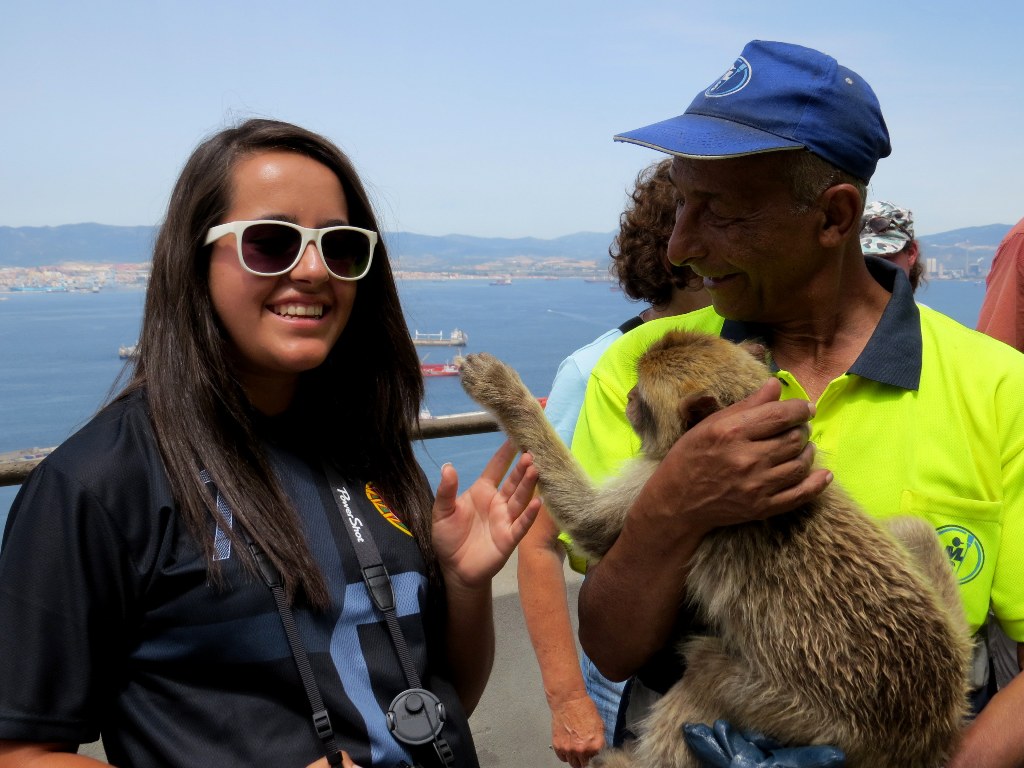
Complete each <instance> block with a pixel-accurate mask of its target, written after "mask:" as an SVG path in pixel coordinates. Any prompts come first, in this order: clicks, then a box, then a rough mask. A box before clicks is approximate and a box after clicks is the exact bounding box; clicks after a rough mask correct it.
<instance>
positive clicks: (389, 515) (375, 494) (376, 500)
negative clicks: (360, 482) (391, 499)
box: [366, 483, 412, 536]
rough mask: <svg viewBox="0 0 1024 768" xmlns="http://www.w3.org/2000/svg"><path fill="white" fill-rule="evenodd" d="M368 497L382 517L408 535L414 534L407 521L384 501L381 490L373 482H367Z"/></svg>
mask: <svg viewBox="0 0 1024 768" xmlns="http://www.w3.org/2000/svg"><path fill="white" fill-rule="evenodd" d="M366 498H368V499H369V500H370V503H371V504H373V506H375V507H376V508H377V511H378V512H380V515H381V517H383V518H384V519H385V520H387V521H388V522H389V523H391V524H392V525H393V526H395V528H397V529H398V530H400V531H401V532H402V533H404V534H405V535H406V536H412V532H411V531H410V530H409V529H408V528H407V527H406V526H405V523H403V522H402V521H401V520H399V519H398V515H396V514H395V513H394V512H392V511H391V509H390V507H388V505H387V504H386V503H385V502H384V498H383V497H382V496H381V495H380V491H378V490H377V489H376V488H374V486H373V483H367V484H366Z"/></svg>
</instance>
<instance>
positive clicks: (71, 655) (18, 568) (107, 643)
mask: <svg viewBox="0 0 1024 768" xmlns="http://www.w3.org/2000/svg"><path fill="white" fill-rule="evenodd" d="M377 232H378V226H377V222H376V218H375V216H374V214H373V211H372V210H371V208H370V205H369V202H368V200H367V197H366V194H365V192H364V190H363V186H362V184H361V182H360V180H359V177H358V176H357V175H356V172H355V170H354V169H353V168H352V166H351V164H350V162H349V160H348V158H346V157H345V156H344V155H343V154H342V153H341V152H340V151H339V150H338V149H337V148H336V147H335V146H334V145H333V144H331V143H330V142H328V141H327V140H326V139H323V138H322V137H320V136H318V135H316V134H312V133H310V132H308V131H305V130H303V129H301V128H298V127H296V126H293V125H289V124H287V123H280V122H275V121H268V120H251V121H248V122H246V123H244V124H242V125H240V126H238V127H237V128H231V129H228V130H225V131H222V132H220V133H218V134H216V135H215V136H213V137H211V138H210V139H209V140H207V141H205V142H204V143H203V144H201V145H200V146H199V147H198V148H197V149H196V150H195V152H194V153H193V154H192V156H191V157H190V158H189V160H188V162H187V163H186V165H185V168H184V170H183V171H182V173H181V176H180V178H179V180H178V183H177V184H176V186H175V189H174V191H173V193H172V195H171V201H170V204H169V207H168V211H167V216H166V219H165V222H164V224H163V226H162V227H161V230H160V233H159V236H158V238H157V243H156V248H155V252H154V257H153V270H152V277H151V279H150V282H149V288H148V291H147V295H146V306H145V310H144V313H143V325H142V333H141V336H140V340H139V344H138V350H137V355H136V356H135V357H134V359H133V360H134V370H133V373H132V376H131V380H130V381H129V383H128V385H127V387H126V388H125V390H124V391H123V393H122V394H121V395H119V396H118V397H117V398H116V399H115V400H114V401H113V402H112V403H110V404H109V405H108V406H107V407H106V408H104V409H103V410H102V411H101V412H100V413H99V414H98V415H97V416H96V417H95V418H94V419H93V420H92V421H91V422H89V424H87V425H86V426H85V427H84V428H83V429H82V430H81V431H80V432H78V433H77V434H75V435H73V436H72V437H71V438H70V439H69V440H68V441H67V442H65V443H64V444H63V445H61V446H60V447H58V448H57V449H56V450H55V451H54V452H53V453H52V454H51V455H50V456H49V457H48V458H47V459H45V460H44V461H43V462H42V463H41V464H40V466H39V467H38V468H37V469H36V471H35V472H34V473H33V474H32V476H31V477H30V478H29V479H28V481H27V482H26V483H25V484H24V486H23V487H22V490H21V492H20V493H19V495H18V498H17V499H16V500H15V502H14V505H13V507H12V509H11V513H10V519H9V522H8V526H7V534H6V538H5V541H4V547H3V550H2V553H0V626H3V627H4V631H3V632H2V633H0V768H7V766H14V765H24V764H27V763H28V762H32V763H33V764H39V765H50V764H62V761H63V760H65V759H67V755H66V754H64V753H66V752H68V751H69V750H72V751H73V750H74V749H75V748H76V747H77V745H79V744H82V743H85V742H91V741H95V740H96V739H97V738H98V737H102V739H103V743H104V747H105V750H106V754H107V756H108V757H109V758H110V761H111V763H113V764H115V765H119V766H124V767H125V768H130V767H131V766H141V765H163V766H179V765H180V766H193V765H221V766H240V767H241V766H252V765H257V764H271V765H281V766H303V765H312V764H315V765H318V766H326V765H327V764H328V763H330V764H331V765H342V766H347V767H348V768H353V767H354V766H362V768H385V767H386V768H394V766H396V765H403V764H409V763H418V764H420V765H422V766H425V767H426V766H437V767H441V766H444V768H476V767H477V766H478V762H477V759H476V755H475V750H474V747H473V741H472V736H471V735H470V732H469V726H468V722H467V716H468V713H469V712H471V711H472V709H473V708H474V707H475V705H476V703H477V701H478V700H479V698H480V695H481V694H482V692H483V687H484V685H485V684H486V681H487V677H488V675H489V672H490V666H491V663H492V659H493V648H494V631H493V625H492V620H491V587H490V582H491V578H492V577H493V576H494V575H495V574H496V573H497V571H498V570H499V569H500V568H501V566H502V565H503V564H504V563H505V561H506V560H507V558H508V557H509V555H510V554H511V552H512V549H513V548H514V547H515V545H516V544H517V543H518V541H519V540H520V539H521V538H522V536H523V534H524V533H525V532H526V530H527V528H528V527H529V525H530V523H531V522H532V521H533V518H534V517H535V516H536V513H537V509H538V507H539V502H538V501H535V500H533V499H532V496H533V490H534V486H535V484H536V471H535V470H534V469H533V468H532V466H531V462H530V459H529V457H524V458H522V459H520V461H519V462H518V463H517V464H516V466H515V468H514V469H513V470H512V472H511V474H510V475H509V477H508V479H507V480H505V481H504V482H503V478H504V477H505V474H506V472H507V470H508V469H509V466H510V465H511V463H512V460H513V458H514V456H515V452H514V450H513V449H512V448H511V447H510V446H508V445H507V444H506V445H505V446H503V447H502V448H501V449H499V451H498V452H497V453H496V454H495V456H494V458H493V459H492V460H491V462H490V463H489V464H488V465H487V467H486V468H485V469H484V471H483V473H482V474H481V476H480V478H479V479H478V480H477V481H476V482H475V483H473V484H472V485H471V486H470V487H469V489H468V490H467V491H466V492H465V493H463V494H462V495H458V478H457V475H456V473H455V470H454V469H453V468H452V467H450V466H449V467H446V468H445V469H444V470H443V471H442V474H441V479H440V483H439V485H438V489H437V494H436V498H432V497H431V492H430V488H429V487H428V485H427V482H426V479H425V476H424V474H423V472H422V470H421V469H420V467H419V466H418V465H417V463H416V460H415V458H414V455H413V451H412V446H411V442H410V435H411V429H412V427H413V425H414V424H415V422H416V419H417V414H418V413H419V410H420V406H421V402H422V399H423V379H422V374H421V372H420V369H419V360H418V356H417V354H416V351H415V348H414V347H413V344H412V339H411V337H410V334H409V329H408V327H407V326H406V324H405V321H404V318H403V314H402V309H401V306H400V304H399V301H398V293H397V290H396V287H395V282H394V277H393V275H392V273H391V268H390V265H389V262H388V258H387V250H386V247H385V245H384V243H383V242H380V241H379V239H378V236H377ZM354 361H357V362H358V365H353V364H352V363H353V362H354ZM364 574H372V577H371V576H364ZM279 612H280V615H278V614H279ZM399 617H400V620H399ZM110 638H114V642H111V640H110ZM392 651H393V652H392ZM53 680H60V681H61V695H60V697H59V703H55V700H54V697H53V696H52V695H50V690H51V688H52V681H53ZM254 724H257V726H258V727H255V728H254V727H253V725H254ZM81 760H82V761H85V760H87V758H85V757H82V758H81Z"/></svg>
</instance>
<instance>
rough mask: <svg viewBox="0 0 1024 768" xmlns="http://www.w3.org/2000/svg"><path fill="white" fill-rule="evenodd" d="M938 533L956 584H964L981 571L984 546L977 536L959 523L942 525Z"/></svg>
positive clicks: (983, 561) (983, 562) (983, 560)
mask: <svg viewBox="0 0 1024 768" xmlns="http://www.w3.org/2000/svg"><path fill="white" fill-rule="evenodd" d="M938 534H939V540H940V541H941V542H942V546H943V547H945V549H946V554H947V555H948V556H949V564H950V565H951V566H953V573H954V574H955V575H956V578H957V583H958V584H966V583H967V582H969V581H971V580H972V579H973V578H974V577H975V576H977V575H978V574H979V573H981V569H982V568H983V567H984V566H985V548H984V547H982V546H981V540H980V539H979V538H978V537H977V536H975V535H974V534H973V533H971V532H970V531H969V530H967V529H966V528H963V527H962V526H959V525H944V526H942V527H941V528H939V529H938Z"/></svg>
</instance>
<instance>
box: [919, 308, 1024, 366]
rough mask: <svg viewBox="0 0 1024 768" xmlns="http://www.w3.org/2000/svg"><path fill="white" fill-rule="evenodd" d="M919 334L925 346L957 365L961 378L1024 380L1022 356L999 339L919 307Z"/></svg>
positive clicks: (941, 314) (934, 311) (1023, 360)
mask: <svg viewBox="0 0 1024 768" xmlns="http://www.w3.org/2000/svg"><path fill="white" fill-rule="evenodd" d="M918 311H919V312H920V316H921V331H922V334H923V336H924V341H925V343H926V344H929V345H931V346H932V347H933V348H934V349H935V350H936V351H937V353H938V354H939V355H941V356H942V357H943V358H944V359H947V360H950V361H951V362H952V363H953V364H955V365H957V366H958V368H959V369H961V371H962V372H963V375H972V373H973V374H977V375H979V376H981V377H984V378H990V379H991V378H992V377H993V376H998V375H999V374H1000V373H1005V374H1009V375H1012V376H1015V377H1016V376H1024V354H1021V353H1020V352H1019V351H1018V350H1016V349H1014V348H1013V347H1012V346H1010V345H1009V344H1006V343H1005V342H1003V341H1000V340H999V339H996V338H993V337H991V336H988V335H986V334H984V333H982V332H981V331H976V330H974V329H973V328H968V327H967V326H965V325H963V324H961V323H959V322H957V321H956V320H954V319H953V318H952V317H949V316H948V315H945V314H943V313H942V312H939V311H938V310H935V309H932V308H931V307H928V306H925V305H922V304H919V305H918Z"/></svg>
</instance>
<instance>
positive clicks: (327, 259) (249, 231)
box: [203, 219, 377, 280]
mask: <svg viewBox="0 0 1024 768" xmlns="http://www.w3.org/2000/svg"><path fill="white" fill-rule="evenodd" d="M232 234H233V235H234V236H235V243H236V245H237V247H238V261H239V263H240V264H241V265H242V269H244V270H245V271H246V272H250V273H252V274H254V275H260V276H261V277H276V276H277V275H283V274H285V273H286V272H291V271H292V270H293V269H295V266H296V265H297V264H298V263H299V259H301V258H302V254H303V253H304V252H305V250H306V246H307V245H309V244H310V243H311V242H315V243H316V250H317V253H319V254H320V259H321V260H322V261H323V263H324V266H325V267H327V271H328V272H330V273H331V276H332V277H335V278H337V279H338V280H359V279H360V278H362V277H366V273H367V272H369V271H370V263H371V262H372V261H373V249H374V248H376V247H377V233H376V232H373V231H371V230H369V229H361V228H359V227H347V226H337V227H322V228H321V229H310V228H309V227H300V226H299V225H298V224H292V223H291V222H288V221H274V220H272V219H260V220H259V221H229V222H228V223H227V224H218V225H217V226H215V227H211V228H210V231H209V232H207V233H206V241H205V242H204V243H203V245H204V246H205V245H210V244H211V243H213V242H215V241H217V240H219V239H220V238H222V237H224V235H232Z"/></svg>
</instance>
